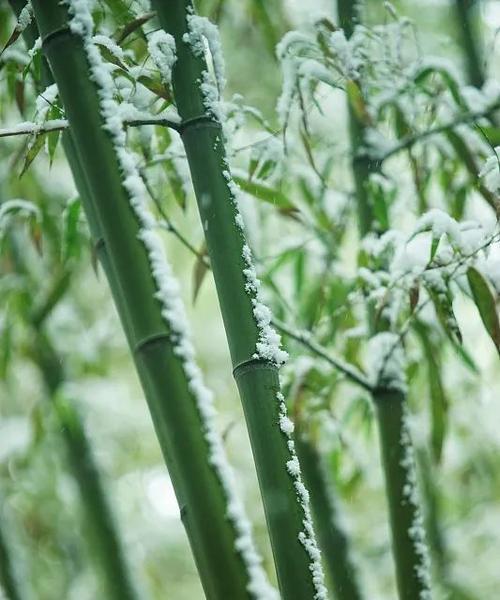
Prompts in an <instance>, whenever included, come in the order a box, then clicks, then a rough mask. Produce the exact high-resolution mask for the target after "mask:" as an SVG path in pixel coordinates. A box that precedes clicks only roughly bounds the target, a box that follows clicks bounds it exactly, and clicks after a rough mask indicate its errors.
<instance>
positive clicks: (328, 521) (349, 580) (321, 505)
mask: <svg viewBox="0 0 500 600" xmlns="http://www.w3.org/2000/svg"><path fill="white" fill-rule="evenodd" d="M295 439H296V444H297V454H298V456H299V458H300V464H301V465H302V470H303V473H304V480H305V482H306V485H307V487H308V489H309V492H310V494H311V506H312V510H313V515H314V520H315V522H316V524H317V531H318V541H319V544H320V547H321V550H322V554H323V562H324V564H325V566H326V572H327V574H328V576H329V578H330V582H331V584H332V588H333V592H334V594H335V598H336V599H337V600H361V599H362V598H363V594H362V592H361V588H360V585H359V580H358V575H357V572H356V567H355V565H354V563H353V561H352V558H351V550H350V543H349V538H348V537H347V534H346V532H345V531H344V529H343V527H342V524H341V522H340V514H339V508H338V506H337V501H336V498H335V496H334V492H333V490H332V489H330V486H329V482H327V479H326V476H325V472H324V468H323V464H322V460H321V456H320V454H319V452H318V451H317V449H316V448H315V446H314V442H313V441H312V440H310V439H309V438H308V437H306V435H305V434H302V435H301V434H300V432H297V435H296V437H295ZM330 485H331V484H330Z"/></svg>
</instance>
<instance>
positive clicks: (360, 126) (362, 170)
mask: <svg viewBox="0 0 500 600" xmlns="http://www.w3.org/2000/svg"><path fill="white" fill-rule="evenodd" d="M358 4H359V3H358V2H357V1H355V0H338V1H337V13H338V20H339V25H340V26H341V27H342V29H343V30H344V34H345V36H346V38H347V39H349V38H350V37H351V35H352V33H353V31H354V27H355V25H356V23H357V22H358V16H359V15H358ZM347 110H348V113H349V137H350V139H351V169H352V173H353V179H354V186H355V189H356V207H357V212H358V229H359V233H360V235H361V237H364V236H365V235H366V234H367V233H368V232H369V231H371V230H372V228H373V224H374V222H375V216H374V212H373V205H372V202H371V200H370V195H369V192H368V187H367V186H368V182H369V179H370V175H371V174H372V173H375V172H377V170H378V166H377V163H376V162H375V161H374V160H373V159H371V158H370V156H369V155H368V153H367V152H365V151H364V149H365V148H367V147H368V144H367V143H366V133H367V127H366V124H365V123H363V121H361V120H360V119H359V118H358V117H357V115H356V111H355V110H354V108H353V106H352V104H351V102H348V103H347Z"/></svg>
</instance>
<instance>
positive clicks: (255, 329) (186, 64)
mask: <svg viewBox="0 0 500 600" xmlns="http://www.w3.org/2000/svg"><path fill="white" fill-rule="evenodd" d="M152 4H153V7H154V8H156V11H157V14H158V18H159V20H160V24H161V26H162V27H163V29H164V30H165V32H166V33H167V34H169V35H171V36H172V37H173V41H174V42H175V47H176V61H175V63H174V66H173V70H172V82H173V89H174V97H175V101H176V105H177V109H178V111H179V114H180V116H181V119H182V125H181V128H180V131H181V136H182V141H183V144H184V147H185V150H186V155H187V159H188V163H189V167H190V171H191V176H192V180H193V185H194V190H195V194H196V198H197V203H198V209H199V213H200V217H201V221H202V223H203V229H204V233H205V238H206V243H207V248H208V252H209V256H210V262H211V265H212V269H213V274H214V279H215V284H216V288H217V293H218V297H219V304H220V307H221V311H222V317H223V320H224V325H225V329H226V335H227V338H228V342H229V349H230V353H231V358H232V362H233V367H234V371H233V373H234V377H235V379H236V382H237V384H238V389H239V392H240V397H241V401H242V404H243V409H244V412H245V417H246V422H247V426H248V431H249V435H250V441H251V445H252V450H253V455H254V460H255V464H256V469H257V475H258V479H259V484H260V490H261V495H262V499H263V504H264V510H265V514H266V520H267V525H268V529H269V534H270V538H271V545H272V548H273V555H274V560H275V565H276V570H277V575H278V582H279V587H280V590H281V593H282V596H283V598H285V599H286V600H292V599H297V600H299V599H300V600H304V599H305V598H325V597H326V590H325V588H324V585H323V581H322V580H323V574H322V569H321V564H320V561H319V551H318V550H317V547H316V542H315V538H314V532H313V530H312V522H311V520H310V513H309V506H308V493H307V490H306V489H305V487H304V485H303V483H302V481H301V477H300V467H299V463H298V460H297V457H296V455H295V450H294V446H293V440H292V438H291V428H290V427H288V424H290V425H291V422H290V421H289V420H288V417H287V416H286V406H285V403H284V399H283V397H282V395H281V394H280V391H279V390H280V382H279V377H278V366H277V363H279V362H280V359H281V355H280V354H279V352H280V351H279V350H276V351H275V349H272V348H270V346H272V345H273V343H269V342H270V338H272V337H273V336H275V335H276V334H274V332H271V331H270V329H269V319H268V317H269V312H268V309H267V308H265V307H263V306H262V305H261V304H260V300H259V299H258V298H257V287H258V283H257V282H256V281H255V271H254V269H253V266H252V264H251V258H250V250H249V248H248V246H247V244H246V241H245V236H244V233H243V230H242V220H241V216H240V215H239V213H238V209H237V205H236V197H235V194H236V189H235V186H234V184H233V182H232V179H231V176H230V172H229V167H228V163H227V160H226V155H225V150H224V141H223V140H224V136H223V132H222V126H221V123H220V121H219V119H218V118H217V117H216V116H215V114H214V112H213V110H211V108H210V106H208V104H207V97H206V96H205V94H204V92H203V90H202V87H201V86H202V82H204V83H206V78H207V77H208V71H207V64H206V61H205V57H204V54H203V50H201V51H200V48H203V39H202V38H201V37H199V36H198V33H199V32H198V33H197V31H195V28H194V27H195V25H196V24H199V25H201V26H207V25H206V23H205V24H203V23H202V22H200V21H196V19H197V17H195V16H194V11H193V7H192V4H191V2H190V1H188V0H174V1H172V2H169V3H168V4H167V3H164V2H160V1H156V0H154V1H153V2H152ZM188 16H189V18H190V19H191V20H190V23H191V26H190V25H189V24H188ZM205 34H207V35H209V37H210V39H209V43H214V40H213V30H209V31H208V32H205ZM197 36H198V37H197ZM189 39H191V40H192V42H193V43H187V42H186V40H189ZM212 50H214V48H212ZM212 57H213V60H214V64H215V67H216V71H217V70H220V68H221V65H220V61H219V59H220V57H219V56H214V54H212ZM219 91H220V90H219ZM263 313H265V315H266V316H265V317H264V318H262V316H263ZM263 321H265V322H264V323H263ZM274 341H275V340H274ZM280 428H281V431H280Z"/></svg>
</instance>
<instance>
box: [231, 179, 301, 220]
mask: <svg viewBox="0 0 500 600" xmlns="http://www.w3.org/2000/svg"><path fill="white" fill-rule="evenodd" d="M234 181H235V183H237V184H238V185H239V186H240V188H241V189H242V190H243V191H244V192H247V193H248V194H250V195H252V196H254V197H255V198H257V199H259V200H263V201H264V202H269V204H273V205H274V206H276V207H277V208H279V209H280V210H281V211H283V212H287V213H295V212H297V210H298V209H297V207H296V206H294V204H292V202H291V201H290V200H289V199H288V197H287V196H285V194H283V192H281V191H280V190H277V189H276V188H272V187H270V186H268V185H265V184H263V183H258V182H257V181H255V180H254V179H252V180H249V179H245V178H244V177H239V176H235V177H234Z"/></svg>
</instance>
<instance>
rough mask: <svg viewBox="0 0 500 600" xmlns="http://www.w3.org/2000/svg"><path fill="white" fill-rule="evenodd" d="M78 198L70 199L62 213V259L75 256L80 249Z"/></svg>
mask: <svg viewBox="0 0 500 600" xmlns="http://www.w3.org/2000/svg"><path fill="white" fill-rule="evenodd" d="M80 212H81V202H80V198H73V199H72V200H70V201H69V202H68V204H67V206H66V208H65V210H64V213H63V239H62V248H61V254H62V261H63V262H67V261H68V260H69V259H70V258H73V257H77V256H78V255H79V251H80V244H79V239H78V238H79V235H78V222H79V219H80Z"/></svg>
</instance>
